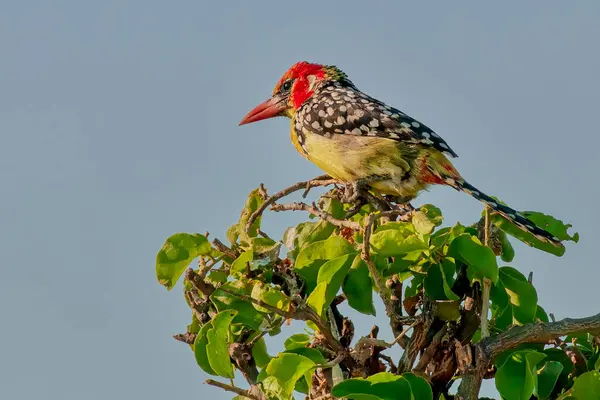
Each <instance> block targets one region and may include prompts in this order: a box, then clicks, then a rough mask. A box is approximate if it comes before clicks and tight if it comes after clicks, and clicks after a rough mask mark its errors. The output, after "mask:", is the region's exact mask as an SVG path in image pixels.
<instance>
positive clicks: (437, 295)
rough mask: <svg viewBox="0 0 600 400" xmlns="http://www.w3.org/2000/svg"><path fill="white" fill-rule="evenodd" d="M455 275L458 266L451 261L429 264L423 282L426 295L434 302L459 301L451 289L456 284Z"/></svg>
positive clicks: (446, 259)
mask: <svg viewBox="0 0 600 400" xmlns="http://www.w3.org/2000/svg"><path fill="white" fill-rule="evenodd" d="M455 273H456V266H455V265H454V262H453V260H451V259H448V258H445V259H443V260H442V264H429V266H428V267H427V276H426V277H425V280H424V282H423V285H424V287H425V293H427V295H429V296H430V297H431V298H432V299H434V300H458V299H459V297H458V296H457V295H456V294H455V293H454V292H452V289H451V288H450V287H451V286H452V284H454V274H455Z"/></svg>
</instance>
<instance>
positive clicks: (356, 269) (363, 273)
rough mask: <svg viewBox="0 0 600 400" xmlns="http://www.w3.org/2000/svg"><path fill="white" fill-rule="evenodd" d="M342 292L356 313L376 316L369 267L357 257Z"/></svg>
mask: <svg viewBox="0 0 600 400" xmlns="http://www.w3.org/2000/svg"><path fill="white" fill-rule="evenodd" d="M342 291H343V292H344V294H345V295H346V297H347V298H348V305H349V306H350V307H352V308H354V309H355V310H356V311H358V312H361V313H363V314H367V315H375V306H374V305H373V288H372V283H371V276H370V275H369V267H367V264H365V262H364V261H363V260H362V259H361V258H360V255H357V256H356V258H355V259H354V262H353V263H352V267H351V268H350V271H349V272H348V275H347V276H346V280H345V281H344V283H343V285H342Z"/></svg>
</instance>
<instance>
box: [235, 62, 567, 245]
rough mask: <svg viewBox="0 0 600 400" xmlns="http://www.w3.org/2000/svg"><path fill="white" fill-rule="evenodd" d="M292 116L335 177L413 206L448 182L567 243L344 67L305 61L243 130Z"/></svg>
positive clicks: (296, 139) (300, 135)
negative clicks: (467, 170)
mask: <svg viewBox="0 0 600 400" xmlns="http://www.w3.org/2000/svg"><path fill="white" fill-rule="evenodd" d="M277 116H287V117H289V118H291V120H292V123H291V139H292V142H293V143H294V146H295V147H296V149H297V150H298V152H300V154H302V156H303V157H305V158H306V159H308V160H310V161H312V162H313V163H315V164H316V165H317V166H318V167H319V168H321V169H322V170H323V171H325V172H326V173H327V174H329V175H330V176H332V177H333V178H336V179H339V180H340V181H342V182H344V183H346V184H348V185H352V186H353V187H354V192H355V193H357V192H358V190H357V189H358V188H359V187H363V186H368V187H370V188H372V189H375V190H376V191H379V192H380V193H382V194H388V195H393V196H398V197H400V198H401V199H402V200H403V201H410V200H411V199H413V198H415V197H416V196H417V195H418V193H419V192H420V191H422V190H424V189H426V188H427V187H429V186H430V185H434V184H439V185H447V186H450V187H452V188H454V189H456V190H458V191H461V192H464V193H467V194H469V195H471V196H473V197H474V198H476V199H477V200H479V201H481V202H483V203H485V204H487V205H488V206H489V207H490V208H491V209H492V210H494V211H495V212H498V213H499V214H501V215H503V216H504V217H505V218H508V219H510V220H511V221H512V222H513V223H514V224H515V225H517V226H518V227H519V228H521V229H523V230H525V231H527V232H530V233H531V234H533V235H534V236H535V237H536V238H538V239H540V240H543V241H545V242H548V243H552V244H553V245H556V246H562V244H561V243H560V242H559V240H558V239H557V238H556V237H554V236H553V235H552V234H550V233H549V232H547V231H545V230H543V229H541V228H539V227H538V226H536V225H535V224H534V223H533V222H532V221H530V220H529V219H527V218H526V217H524V216H523V215H522V214H520V213H519V212H517V211H515V210H513V209H512V208H510V207H507V206H505V205H503V204H499V203H498V202H497V201H495V200H494V199H493V198H491V197H490V196H488V195H486V194H484V193H483V192H481V191H480V190H478V189H476V188H475V187H473V186H472V185H470V184H469V183H467V182H466V181H465V180H464V179H463V178H462V176H461V175H460V173H459V172H458V171H457V170H456V168H455V167H454V166H453V165H452V163H451V162H450V160H449V159H448V157H451V158H454V157H457V155H456V153H455V152H454V151H453V150H452V149H451V148H450V146H448V144H447V143H446V142H445V141H444V139H442V138H441V137H440V136H439V135H438V134H437V133H435V132H434V131H433V130H432V129H431V128H429V127H427V126H426V125H424V124H422V123H421V122H419V121H416V120H415V119H413V118H411V117H409V116H408V115H406V114H404V113H403V112H402V111H400V110H397V109H396V108H394V107H391V106H389V105H387V104H385V103H383V102H381V101H379V100H377V99H374V98H373V97H371V96H369V95H367V94H365V93H363V92H361V91H360V90H358V89H357V88H356V86H355V85H354V84H353V83H352V81H350V79H348V76H347V75H346V74H345V73H344V72H342V71H341V70H340V69H339V68H336V67H335V66H329V65H320V64H312V63H308V62H299V63H296V64H294V65H293V66H292V67H291V68H290V69H289V70H288V71H287V72H286V73H285V74H284V75H283V76H282V77H281V79H280V80H279V82H278V83H277V85H276V86H275V89H274V90H273V94H272V96H271V98H270V99H268V100H267V101H265V102H264V103H262V104H260V105H258V106H257V107H256V108H254V109H253V110H252V111H250V112H249V113H248V115H246V116H245V117H244V119H243V120H242V121H241V122H240V125H243V124H248V123H251V122H256V121H260V120H263V119H267V118H272V117H277Z"/></svg>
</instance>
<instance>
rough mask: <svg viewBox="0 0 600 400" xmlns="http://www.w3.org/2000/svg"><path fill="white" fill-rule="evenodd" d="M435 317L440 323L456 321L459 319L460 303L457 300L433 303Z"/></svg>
mask: <svg viewBox="0 0 600 400" xmlns="http://www.w3.org/2000/svg"><path fill="white" fill-rule="evenodd" d="M435 306H436V309H437V311H436V315H437V316H438V317H439V318H440V320H442V321H458V319H459V318H460V315H461V314H460V302H459V301H457V300H441V301H436V302H435Z"/></svg>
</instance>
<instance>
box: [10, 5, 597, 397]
mask: <svg viewBox="0 0 600 400" xmlns="http://www.w3.org/2000/svg"><path fill="white" fill-rule="evenodd" d="M599 20H600V3H599V2H597V1H593V0H589V1H584V0H582V1H578V2H564V1H562V2H559V1H530V2H521V1H504V2H496V4H493V5H491V4H490V3H489V2H486V4H482V3H481V2H474V1H470V2H441V1H439V2H428V4H424V3H423V2H419V3H418V4H417V2H408V1H406V2H398V1H388V2H380V1H373V2H366V1H360V2H359V1H345V2H317V1H306V0H305V1H301V2H296V3H293V5H292V3H286V2H281V1H277V2H276V1H262V2H258V1H254V2H242V1H238V2H233V1H222V2H214V1H213V2H202V1H170V2H165V1H151V0H143V1H142V0H137V1H133V0H131V1H125V0H104V1H101V2H100V1H98V2H91V1H75V0H73V1H62V0H56V1H52V2H50V1H26V0H23V1H11V2H9V1H4V2H2V4H1V6H0V182H1V186H0V198H1V200H0V254H1V257H2V262H1V264H0V271H1V275H0V318H1V322H0V326H1V329H0V388H1V389H0V390H1V391H2V394H3V397H6V398H10V399H52V400H53V399H57V400H58V399H65V400H71V399H73V400H75V399H77V400H81V399H86V400H87V399H90V400H92V399H106V398H112V399H145V400H153V399H164V398H173V399H184V398H187V399H192V398H198V399H199V398H203V397H202V396H211V398H213V399H215V400H216V399H229V398H231V396H229V395H228V394H224V393H222V392H221V391H219V390H217V389H214V388H210V387H207V386H206V385H203V384H202V382H203V380H204V379H205V378H206V376H205V375H204V373H203V372H202V371H201V370H200V369H199V367H197V366H196V364H195V361H194V358H193V354H192V353H191V352H190V351H189V349H188V348H186V346H185V345H183V344H181V343H178V342H175V341H174V340H173V339H172V338H171V335H172V334H174V333H178V332H181V331H183V330H184V329H185V325H186V324H187V323H188V321H189V318H190V313H189V310H188V309H187V308H186V306H185V303H184V301H183V297H182V294H181V285H178V287H176V288H175V289H174V290H173V291H172V292H167V291H166V290H165V289H164V288H162V287H161V286H159V285H158V283H157V282H156V279H155V275H154V260H155V255H156V252H157V250H158V249H159V248H160V246H161V245H162V243H163V242H164V240H165V238H166V237H168V236H169V235H170V234H172V233H175V232H179V231H187V232H204V231H207V230H208V231H210V232H211V234H212V235H213V236H221V237H223V233H224V231H225V229H226V228H227V227H228V226H229V225H230V224H231V223H233V222H234V221H235V220H236V218H237V216H238V214H239V211H240V208H241V206H242V204H243V203H244V200H245V197H246V194H247V193H248V192H249V191H250V190H251V189H253V188H255V187H256V186H257V185H258V184H259V183H260V182H264V183H265V184H266V186H267V187H268V188H269V189H270V190H271V191H275V190H277V189H279V188H283V187H285V186H288V185H290V184H292V183H294V182H297V181H299V180H304V179H308V178H311V177H313V176H316V175H318V174H320V171H319V170H318V169H317V168H316V167H315V166H313V165H311V164H309V163H308V162H307V161H305V160H304V159H302V158H301V157H300V156H299V155H298V154H297V153H296V152H295V150H294V148H293V146H292V144H291V143H290V141H289V134H288V129H289V126H288V124H289V123H288V122H287V121H286V120H284V119H277V120H272V121H268V122H263V123H259V124H254V125H249V126H244V127H237V123H238V122H239V120H240V119H241V118H242V117H243V116H244V115H245V113H246V112H247V111H249V110H250V109H251V108H252V107H253V106H254V105H256V104H257V103H258V102H259V101H262V100H264V99H265V98H266V97H267V96H269V95H270V93H271V90H272V88H273V86H274V85H275V83H276V81H277V80H278V79H279V77H280V75H281V74H282V73H283V72H284V71H285V70H286V69H287V68H288V67H289V66H290V65H291V64H292V63H294V62H296V61H299V60H308V61H313V62H320V63H326V64H335V65H338V66H339V67H341V68H343V69H344V70H345V72H347V73H348V74H349V76H350V78H351V79H353V80H354V82H355V83H356V84H357V86H358V87H359V88H361V89H362V90H365V91H367V92H368V93H369V94H371V95H373V96H375V97H377V98H379V99H381V100H383V101H386V102H388V103H390V104H392V105H394V106H396V107H398V108H400V109H401V110H403V111H405V112H406V113H408V114H409V115H411V116H413V117H415V118H417V119H419V120H421V121H423V122H424V123H426V124H428V125H429V126H431V127H432V128H433V129H435V130H436V131H437V132H438V133H439V134H440V135H442V136H443V137H444V138H445V139H446V141H447V142H448V143H449V144H450V145H451V146H452V148H453V149H454V150H455V151H456V152H457V153H458V154H459V156H460V158H459V159H458V160H457V161H456V165H457V167H458V168H459V170H460V171H462V173H463V175H464V176H465V177H466V178H467V179H469V180H470V181H471V182H472V183H473V184H474V185H476V186H478V187H480V189H482V190H484V191H486V192H489V193H490V194H492V195H496V196H498V197H500V198H501V199H503V200H504V201H506V202H507V203H509V204H511V205H513V206H514V207H516V208H519V209H522V210H537V211H543V212H547V213H550V214H553V215H555V216H557V217H559V218H562V219H564V220H565V221H568V222H571V223H572V224H573V225H574V227H575V230H577V231H579V233H580V234H581V241H580V243H579V244H576V245H572V244H568V250H567V254H566V255H565V256H564V257H562V258H557V257H554V256H552V255H548V254H545V253H541V252H539V251H535V250H533V249H530V248H528V247H526V246H524V245H520V244H515V247H516V251H517V257H516V259H515V261H514V263H513V264H514V265H515V266H516V267H518V268H519V269H521V271H523V272H524V273H525V274H527V273H528V272H529V271H531V270H532V271H534V283H535V284H536V286H537V288H538V295H539V299H540V304H542V305H543V306H544V307H545V308H546V310H547V311H548V312H553V313H554V314H555V315H556V317H557V318H562V317H564V316H567V315H569V316H575V317H577V316H585V315H589V314H595V313H597V312H598V311H600V302H599V301H598V282H599V278H600V273H599V272H598V265H597V260H596V257H595V256H594V254H596V253H597V251H598V247H597V246H598V244H597V243H598V241H597V238H596V237H594V234H595V230H596V229H597V226H598V222H599V220H598V216H597V209H598V205H597V203H598V198H599V194H600V193H599V183H600V179H599V178H598V174H599V169H598V163H599V158H598V146H599V145H600V140H599V139H598V135H599V134H600V128H599V126H598V123H597V121H598V114H599V106H600V78H599V71H600V52H599V51H598V42H599V40H600V23H598V21H599ZM421 202H432V203H434V204H436V205H438V206H440V207H441V208H442V210H443V211H444V215H445V218H446V223H447V224H454V223H455V222H456V221H457V220H461V221H463V222H465V223H468V222H470V221H473V220H475V219H476V218H477V217H478V215H479V213H480V212H481V206H480V204H479V203H478V202H477V201H475V200H473V199H471V198H469V197H468V196H466V195H463V194H459V193H456V192H454V191H453V190H452V189H449V188H435V189H433V190H431V191H430V192H428V193H426V194H424V195H423V196H422V197H421V198H420V199H419V202H418V203H421ZM302 217H304V215H301V214H294V215H291V214H290V215H284V216H282V215H274V214H268V215H267V216H266V217H265V228H266V230H267V231H269V232H271V233H272V234H273V235H276V234H279V233H281V232H282V231H283V230H284V229H285V227H286V226H288V225H292V224H295V223H297V222H299V221H300V219H301V218H302ZM381 314H382V313H380V315H381ZM356 322H357V325H360V327H361V329H362V331H360V333H365V332H366V331H368V329H369V327H370V326H371V324H372V321H371V320H369V319H367V318H364V319H363V320H361V319H359V320H357V321H356ZM378 323H379V324H380V325H381V326H382V327H383V326H385V322H384V321H383V319H381V317H380V319H378ZM284 332H285V331H284ZM385 335H386V337H387V338H389V337H390V335H391V334H390V333H389V332H387V331H386V332H385ZM277 349H278V347H277V343H275V344H274V345H273V344H270V346H269V351H270V352H271V353H272V354H275V353H276V352H277ZM485 392H486V393H487V394H494V389H493V386H490V385H487V387H486V389H485Z"/></svg>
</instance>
